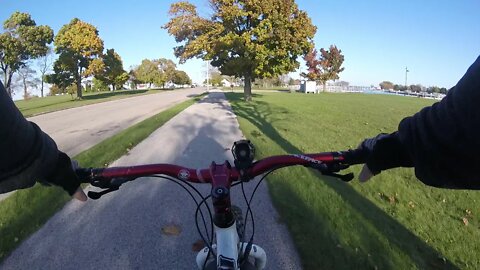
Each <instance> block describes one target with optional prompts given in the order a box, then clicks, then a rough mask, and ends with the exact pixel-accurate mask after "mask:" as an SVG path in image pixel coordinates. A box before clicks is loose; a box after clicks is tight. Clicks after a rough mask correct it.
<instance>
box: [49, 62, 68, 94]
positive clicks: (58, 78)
mask: <svg viewBox="0 0 480 270" xmlns="http://www.w3.org/2000/svg"><path fill="white" fill-rule="evenodd" d="M45 82H47V83H49V84H53V85H55V86H56V87H57V88H58V89H59V91H58V93H65V91H66V89H67V87H68V86H70V85H72V84H73V83H74V82H75V75H74V73H73V71H71V70H69V69H63V68H62V63H61V62H59V61H56V62H55V63H54V64H53V73H52V74H47V75H45ZM55 94H57V93H55Z"/></svg>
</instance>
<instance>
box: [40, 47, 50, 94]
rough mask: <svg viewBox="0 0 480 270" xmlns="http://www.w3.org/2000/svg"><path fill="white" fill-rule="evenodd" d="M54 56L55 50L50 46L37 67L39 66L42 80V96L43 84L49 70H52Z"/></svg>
mask: <svg viewBox="0 0 480 270" xmlns="http://www.w3.org/2000/svg"><path fill="white" fill-rule="evenodd" d="M52 56H53V50H52V48H51V47H48V50H47V53H46V54H45V55H44V56H42V57H40V58H39V59H38V62H37V67H38V71H39V72H40V80H41V84H40V94H41V97H43V85H44V83H45V82H46V77H45V76H46V75H47V72H49V71H50V69H51V67H52V64H53V60H52V59H53V58H52Z"/></svg>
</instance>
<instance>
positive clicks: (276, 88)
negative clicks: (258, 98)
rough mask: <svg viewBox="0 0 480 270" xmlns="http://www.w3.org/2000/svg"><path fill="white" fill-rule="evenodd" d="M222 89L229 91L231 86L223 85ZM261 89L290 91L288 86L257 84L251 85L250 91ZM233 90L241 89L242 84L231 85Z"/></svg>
mask: <svg viewBox="0 0 480 270" xmlns="http://www.w3.org/2000/svg"><path fill="white" fill-rule="evenodd" d="M221 89H222V90H223V91H231V90H232V88H231V87H227V86H223V87H221ZM256 90H261V91H290V89H288V87H281V86H273V87H263V86H258V85H252V91H256ZM233 91H243V86H241V87H233Z"/></svg>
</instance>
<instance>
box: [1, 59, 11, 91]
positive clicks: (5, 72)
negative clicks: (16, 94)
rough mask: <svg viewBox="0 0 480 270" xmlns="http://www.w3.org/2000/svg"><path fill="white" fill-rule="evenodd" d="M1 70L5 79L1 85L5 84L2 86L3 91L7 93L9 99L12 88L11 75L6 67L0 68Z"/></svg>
mask: <svg viewBox="0 0 480 270" xmlns="http://www.w3.org/2000/svg"><path fill="white" fill-rule="evenodd" d="M2 70H3V75H4V78H5V79H4V81H3V83H4V84H5V85H4V87H5V90H6V91H7V94H8V96H9V97H10V98H12V87H11V85H12V75H13V74H12V73H11V72H10V70H9V68H8V66H7V67H6V68H5V69H3V68H2Z"/></svg>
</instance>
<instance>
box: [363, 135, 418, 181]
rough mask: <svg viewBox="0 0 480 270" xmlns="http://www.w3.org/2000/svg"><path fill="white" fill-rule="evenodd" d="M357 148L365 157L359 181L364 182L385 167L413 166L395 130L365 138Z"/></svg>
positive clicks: (385, 168)
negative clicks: (390, 132)
mask: <svg viewBox="0 0 480 270" xmlns="http://www.w3.org/2000/svg"><path fill="white" fill-rule="evenodd" d="M358 149H359V150H361V151H362V152H363V156H365V157H366V164H365V165H364V166H363V168H362V171H361V172H360V175H359V177H358V178H359V180H360V181H361V182H365V181H367V180H368V179H370V178H371V177H372V176H374V175H377V174H379V173H380V172H381V171H384V170H387V169H391V168H396V167H412V166H413V164H412V161H411V158H410V157H409V154H408V153H407V151H406V149H405V147H404V146H403V145H402V143H401V142H400V139H399V138H398V135H397V132H394V133H392V134H385V133H381V134H379V135H377V136H376V137H373V138H370V139H366V140H364V141H363V142H362V143H361V144H360V145H359V146H358Z"/></svg>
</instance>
